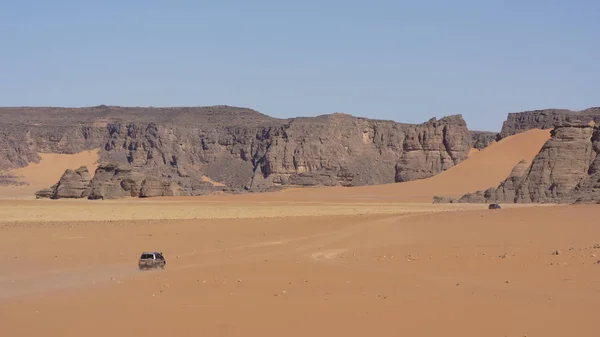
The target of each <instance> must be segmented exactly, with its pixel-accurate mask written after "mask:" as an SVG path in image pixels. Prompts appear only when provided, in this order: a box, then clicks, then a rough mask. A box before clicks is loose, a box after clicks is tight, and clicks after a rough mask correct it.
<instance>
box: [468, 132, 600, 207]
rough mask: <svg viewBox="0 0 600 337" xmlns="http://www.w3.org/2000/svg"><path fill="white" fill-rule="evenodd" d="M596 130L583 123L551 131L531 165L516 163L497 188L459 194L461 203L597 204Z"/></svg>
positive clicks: (599, 163) (599, 150)
mask: <svg viewBox="0 0 600 337" xmlns="http://www.w3.org/2000/svg"><path fill="white" fill-rule="evenodd" d="M599 201H600V130H599V129H598V127H596V126H591V125H589V124H587V123H584V122H570V123H565V125H564V126H559V127H556V128H555V129H554V130H552V132H551V138H550V139H549V140H548V141H547V142H546V144H544V146H543V147H542V149H541V150H540V152H539V153H538V154H537V155H536V157H535V158H534V159H533V161H532V163H531V165H527V163H526V162H520V163H519V164H517V165H516V166H515V167H514V168H513V170H512V172H511V174H510V176H509V177H508V178H507V179H506V180H504V181H503V182H502V183H501V184H500V185H499V186H498V187H496V188H490V189H488V190H486V191H477V192H474V193H469V194H466V195H464V196H462V197H461V198H460V199H459V202H465V203H573V202H577V203H592V202H593V203H597V202H599Z"/></svg>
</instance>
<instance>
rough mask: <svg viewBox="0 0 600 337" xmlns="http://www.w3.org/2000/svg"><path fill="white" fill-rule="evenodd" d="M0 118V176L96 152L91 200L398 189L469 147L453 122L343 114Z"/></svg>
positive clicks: (205, 111)
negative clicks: (47, 157)
mask: <svg viewBox="0 0 600 337" xmlns="http://www.w3.org/2000/svg"><path fill="white" fill-rule="evenodd" d="M0 114H2V116H3V117H4V118H3V120H2V121H1V122H0V130H1V132H2V133H3V137H2V142H3V144H2V147H1V149H2V153H1V155H0V168H14V167H20V166H24V165H26V164H28V163H29V162H37V161H39V156H38V153H44V152H46V153H47V152H53V153H76V152H80V151H83V150H90V149H97V148H100V149H101V151H100V160H99V164H100V167H99V168H98V170H99V171H98V172H96V175H98V174H99V177H105V179H104V180H100V178H98V179H96V177H94V180H95V182H94V181H93V182H92V183H91V185H90V192H89V196H91V197H92V198H95V197H98V198H101V197H102V196H107V195H109V197H113V196H117V197H118V196H125V195H137V196H151V195H171V194H173V193H175V194H180V195H198V194H205V193H207V191H211V190H214V188H213V187H214V186H213V185H212V184H210V183H207V182H206V179H203V178H204V177H208V178H210V179H212V180H214V181H217V182H221V183H223V184H225V185H226V189H229V191H244V190H246V191H264V190H269V189H273V188H278V187H281V186H314V185H325V186H336V185H337V186H359V185H371V184H381V183H390V182H394V181H408V180H414V179H421V178H426V177H430V176H433V175H435V174H437V173H440V172H442V171H444V170H446V169H448V168H450V167H452V166H454V165H456V164H457V163H459V162H461V161H462V160H464V159H465V158H466V157H467V154H468V151H469V149H470V148H471V146H472V145H473V138H472V137H473V136H472V135H471V133H469V131H468V129H467V126H466V123H465V122H464V120H463V119H462V117H461V116H460V115H455V116H449V117H445V118H441V119H439V120H438V119H435V118H433V119H431V120H429V121H427V122H425V123H423V124H420V125H409V124H401V123H396V122H392V121H382V120H371V119H365V118H357V117H353V116H349V115H345V114H332V115H324V116H319V117H312V118H293V119H276V118H271V117H268V116H265V115H263V114H260V113H258V112H256V111H254V110H250V109H244V108H235V107H229V106H215V107H201V108H123V107H109V106H98V107H92V108H79V109H67V108H0ZM115 177H117V178H115ZM144 181H146V183H144ZM114 184H118V185H119V186H121V187H123V186H128V187H124V188H121V190H118V189H116V188H115V185H114ZM59 185H60V183H59ZM143 186H145V187H144V188H142V187H143ZM142 190H143V191H144V192H142ZM103 191H104V192H103ZM131 191H134V192H131ZM46 192H48V191H46ZM42 194H43V193H42Z"/></svg>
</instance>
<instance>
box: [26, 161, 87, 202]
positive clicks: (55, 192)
mask: <svg viewBox="0 0 600 337" xmlns="http://www.w3.org/2000/svg"><path fill="white" fill-rule="evenodd" d="M91 180H92V177H91V176H90V172H89V171H88V168H87V167H86V166H81V167H80V168H78V169H76V170H71V169H67V170H65V173H63V175H62V176H61V177H60V180H59V181H58V183H56V184H54V185H53V186H52V187H50V188H46V189H42V190H39V191H37V192H36V193H35V196H36V198H38V199H39V198H50V199H79V198H85V197H87V196H88V194H89V192H90V183H91Z"/></svg>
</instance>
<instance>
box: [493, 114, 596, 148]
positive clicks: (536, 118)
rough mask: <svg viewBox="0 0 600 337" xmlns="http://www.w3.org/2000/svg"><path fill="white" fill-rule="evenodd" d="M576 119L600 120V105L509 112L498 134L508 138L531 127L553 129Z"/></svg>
mask: <svg viewBox="0 0 600 337" xmlns="http://www.w3.org/2000/svg"><path fill="white" fill-rule="evenodd" d="M575 121H583V122H589V121H594V122H595V123H598V122H600V107H594V108H589V109H586V110H582V111H571V110H567V109H545V110H534V111H523V112H516V113H509V114H508V117H507V119H506V121H505V122H504V124H503V125H502V130H501V131H500V133H499V134H498V136H497V139H498V140H499V139H502V138H506V137H508V136H512V135H514V134H517V133H519V132H523V131H527V130H531V129H552V128H554V127H555V126H560V125H563V124H565V123H572V122H575Z"/></svg>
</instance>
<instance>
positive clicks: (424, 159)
mask: <svg viewBox="0 0 600 337" xmlns="http://www.w3.org/2000/svg"><path fill="white" fill-rule="evenodd" d="M466 129H467V126H466V123H465V122H464V120H463V119H462V117H460V116H450V117H444V118H442V119H440V120H439V121H438V120H437V119H435V118H432V119H431V120H429V121H428V122H427V123H424V124H422V125H419V126H416V127H414V128H411V129H408V131H407V134H406V136H405V138H404V142H403V152H402V155H401V156H400V160H399V161H398V163H397V164H396V175H395V177H396V179H395V180H396V182H403V181H411V180H416V179H423V178H428V177H431V176H433V175H435V174H438V173H440V172H442V171H445V170H447V169H449V168H450V167H452V166H454V165H456V164H458V163H460V162H461V161H463V160H465V159H466V158H467V156H468V154H469V150H470V149H471V139H470V137H471V136H470V134H469V133H468V132H464V131H465V130H466Z"/></svg>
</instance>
